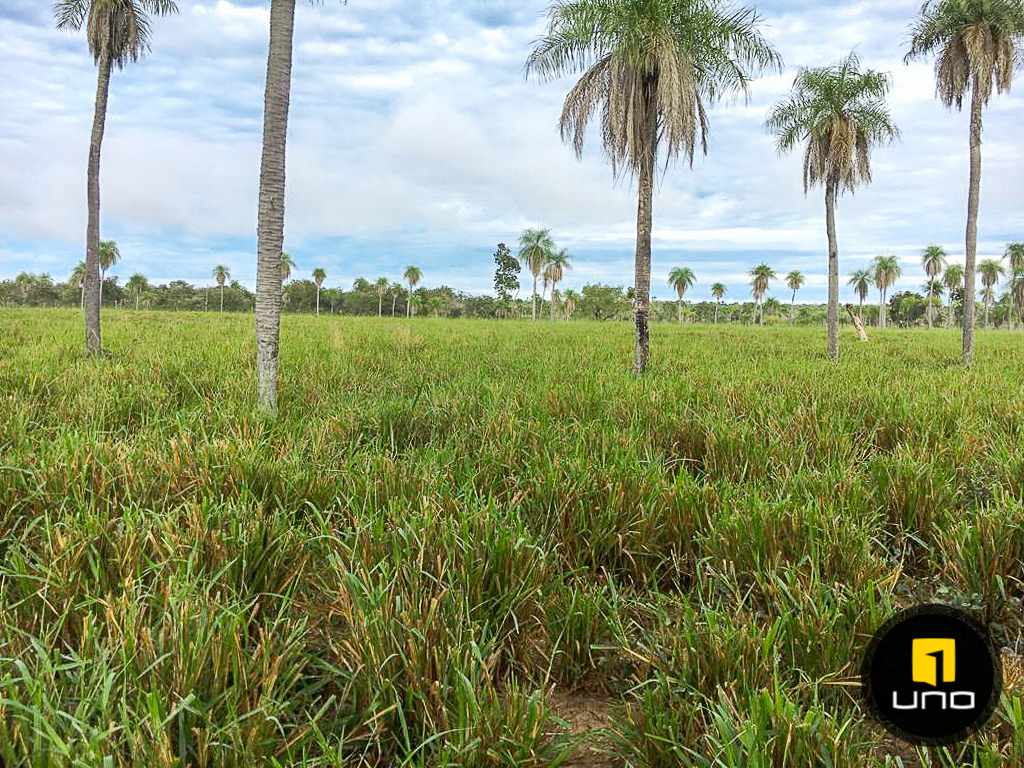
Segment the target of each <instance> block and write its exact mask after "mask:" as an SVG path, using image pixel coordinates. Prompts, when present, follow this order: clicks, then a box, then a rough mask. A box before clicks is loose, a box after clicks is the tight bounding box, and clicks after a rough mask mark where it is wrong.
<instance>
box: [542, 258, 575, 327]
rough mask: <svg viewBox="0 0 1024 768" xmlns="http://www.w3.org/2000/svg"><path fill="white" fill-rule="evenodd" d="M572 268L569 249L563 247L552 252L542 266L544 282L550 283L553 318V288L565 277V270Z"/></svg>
mask: <svg viewBox="0 0 1024 768" xmlns="http://www.w3.org/2000/svg"><path fill="white" fill-rule="evenodd" d="M569 269H572V265H571V264H570V263H569V251H567V250H566V249H565V248H563V249H562V250H560V251H558V252H557V253H552V254H551V255H550V256H549V257H548V263H547V265H546V266H545V267H544V279H545V281H546V282H550V283H551V319H552V320H554V319H555V304H556V303H557V301H556V299H555V289H556V288H557V287H558V284H559V283H560V282H562V280H563V279H564V278H565V273H566V270H569Z"/></svg>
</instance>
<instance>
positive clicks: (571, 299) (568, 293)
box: [562, 288, 580, 320]
mask: <svg viewBox="0 0 1024 768" xmlns="http://www.w3.org/2000/svg"><path fill="white" fill-rule="evenodd" d="M579 303H580V295H579V294H578V293H576V291H574V290H573V289H572V288H567V289H566V290H565V293H563V294H562V310H563V311H564V312H565V319H566V320H571V319H572V315H573V312H575V311H576V307H577V306H578V305H579Z"/></svg>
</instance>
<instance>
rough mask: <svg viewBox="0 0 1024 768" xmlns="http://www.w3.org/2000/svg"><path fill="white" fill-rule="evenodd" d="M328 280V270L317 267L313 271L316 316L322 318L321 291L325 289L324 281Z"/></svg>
mask: <svg viewBox="0 0 1024 768" xmlns="http://www.w3.org/2000/svg"><path fill="white" fill-rule="evenodd" d="M326 279H327V270H325V269H324V268H323V267H317V268H316V269H314V270H313V282H314V283H315V284H316V316H317V317H320V289H322V288H323V287H324V280H326Z"/></svg>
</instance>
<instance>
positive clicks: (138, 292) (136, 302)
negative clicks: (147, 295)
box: [135, 291, 142, 312]
mask: <svg viewBox="0 0 1024 768" xmlns="http://www.w3.org/2000/svg"><path fill="white" fill-rule="evenodd" d="M141 298H142V291H136V292H135V311H136V312H138V311H139V300H140V299H141Z"/></svg>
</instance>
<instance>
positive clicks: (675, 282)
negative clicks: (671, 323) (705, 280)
mask: <svg viewBox="0 0 1024 768" xmlns="http://www.w3.org/2000/svg"><path fill="white" fill-rule="evenodd" d="M696 282H697V276H696V275H695V274H694V273H693V270H692V269H690V268H689V267H675V268H673V270H672V271H671V272H669V273H668V284H669V286H670V287H672V288H674V289H675V292H676V314H677V315H678V319H679V324H680V325H682V324H683V297H684V296H685V295H686V292H687V291H688V290H690V289H691V288H693V286H694V284H695V283H696Z"/></svg>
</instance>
